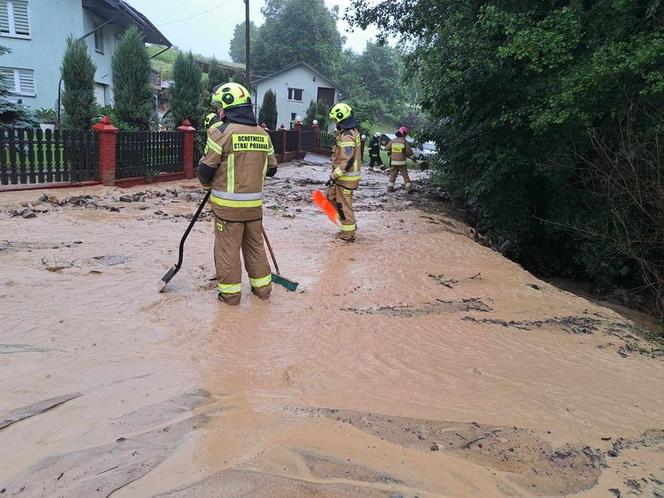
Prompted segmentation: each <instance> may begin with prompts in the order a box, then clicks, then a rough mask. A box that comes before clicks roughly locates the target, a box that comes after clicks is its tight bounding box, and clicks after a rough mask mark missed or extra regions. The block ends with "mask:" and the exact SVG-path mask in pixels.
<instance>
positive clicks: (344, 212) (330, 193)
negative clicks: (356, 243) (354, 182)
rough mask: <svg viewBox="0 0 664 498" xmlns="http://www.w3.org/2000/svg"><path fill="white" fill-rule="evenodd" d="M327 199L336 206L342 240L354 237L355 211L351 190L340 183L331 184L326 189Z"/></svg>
mask: <svg viewBox="0 0 664 498" xmlns="http://www.w3.org/2000/svg"><path fill="white" fill-rule="evenodd" d="M327 198H328V200H329V201H330V202H331V203H332V204H333V205H334V206H336V208H337V211H338V212H339V220H340V221H341V234H340V237H341V238H342V239H344V240H353V239H354V238H355V211H353V191H352V190H351V189H347V188H345V187H342V186H341V185H336V184H335V185H331V186H330V187H329V188H328V189H327Z"/></svg>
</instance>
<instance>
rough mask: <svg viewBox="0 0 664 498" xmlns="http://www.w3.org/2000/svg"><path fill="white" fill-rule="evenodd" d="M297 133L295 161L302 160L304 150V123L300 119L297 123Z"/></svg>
mask: <svg viewBox="0 0 664 498" xmlns="http://www.w3.org/2000/svg"><path fill="white" fill-rule="evenodd" d="M298 117H299V116H298ZM295 133H297V145H296V146H295V159H300V150H301V149H302V121H300V120H299V119H298V120H297V121H295Z"/></svg>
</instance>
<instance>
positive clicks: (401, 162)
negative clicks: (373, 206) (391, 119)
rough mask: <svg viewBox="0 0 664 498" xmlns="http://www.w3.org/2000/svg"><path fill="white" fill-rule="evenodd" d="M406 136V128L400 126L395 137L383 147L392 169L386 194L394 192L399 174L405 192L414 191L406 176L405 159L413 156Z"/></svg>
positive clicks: (408, 177)
mask: <svg viewBox="0 0 664 498" xmlns="http://www.w3.org/2000/svg"><path fill="white" fill-rule="evenodd" d="M407 136H408V128H406V127H405V126H402V127H401V128H399V131H397V133H396V137H395V138H394V139H393V140H392V141H391V142H390V143H389V144H387V145H386V146H385V150H386V151H387V153H388V154H389V156H390V166H391V167H392V169H391V170H390V179H389V180H388V183H387V191H388V192H394V184H395V182H396V181H397V176H398V175H399V174H400V173H401V176H402V177H403V182H404V187H406V192H408V193H411V192H412V191H413V190H414V189H413V184H412V183H411V182H410V176H408V167H407V166H406V158H408V157H412V156H413V150H412V149H411V148H410V144H409V143H408V141H407V140H406V137H407Z"/></svg>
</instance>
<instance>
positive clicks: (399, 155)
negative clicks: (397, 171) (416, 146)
mask: <svg viewBox="0 0 664 498" xmlns="http://www.w3.org/2000/svg"><path fill="white" fill-rule="evenodd" d="M385 150H387V151H388V152H390V153H391V155H390V157H391V159H390V164H391V165H392V166H405V165H406V158H407V157H411V156H412V155H413V151H412V149H411V148H410V144H409V143H408V142H407V141H406V139H405V138H404V137H396V138H395V139H394V140H392V141H391V142H390V143H389V144H387V146H386V147H385Z"/></svg>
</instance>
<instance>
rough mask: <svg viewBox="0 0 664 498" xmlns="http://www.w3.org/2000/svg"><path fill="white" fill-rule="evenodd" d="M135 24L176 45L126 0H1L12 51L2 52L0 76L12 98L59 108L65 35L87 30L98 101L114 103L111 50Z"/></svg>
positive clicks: (0, 35)
mask: <svg viewBox="0 0 664 498" xmlns="http://www.w3.org/2000/svg"><path fill="white" fill-rule="evenodd" d="M132 24H133V25H135V26H137V27H138V28H139V29H140V30H141V32H142V33H143V35H144V37H145V41H146V42H147V43H153V44H157V45H165V46H167V47H170V46H171V45H172V44H171V42H169V41H168V40H167V39H166V37H165V36H164V35H163V34H161V33H160V32H159V30H158V29H157V28H156V27H155V26H154V25H153V24H152V23H151V22H150V21H149V20H148V19H147V18H146V17H145V16H144V15H143V14H141V13H140V12H139V11H137V10H136V9H134V8H133V7H131V6H130V5H129V4H128V3H127V2H126V1H124V0H0V45H2V46H4V47H6V48H8V49H10V50H11V53H9V54H6V55H4V56H2V57H0V75H1V76H3V77H4V78H5V79H6V81H7V82H8V84H9V87H10V90H11V93H12V96H13V100H18V99H21V100H22V102H23V104H25V105H26V106H28V107H32V108H40V107H43V108H56V107H57V100H58V82H59V80H60V64H61V63H62V56H63V55H64V52H65V48H66V45H67V44H66V39H67V37H68V36H69V35H73V36H74V37H76V38H82V37H84V36H86V35H87V36H86V38H85V40H86V43H87V44H88V50H89V52H90V55H91V57H92V60H93V62H94V63H95V64H96V66H97V72H96V74H95V97H96V99H97V103H98V104H99V105H111V104H112V102H113V87H112V84H113V76H112V72H111V60H112V57H113V51H114V49H115V46H116V44H117V41H118V39H119V38H120V36H121V35H122V33H123V32H124V30H125V28H126V27H127V26H129V25H132Z"/></svg>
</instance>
